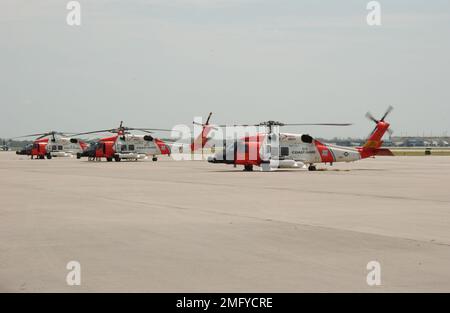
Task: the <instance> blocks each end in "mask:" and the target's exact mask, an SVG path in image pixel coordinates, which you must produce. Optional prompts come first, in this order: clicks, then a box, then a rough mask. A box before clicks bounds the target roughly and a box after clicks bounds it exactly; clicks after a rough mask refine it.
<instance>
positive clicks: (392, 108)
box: [380, 105, 394, 122]
mask: <svg viewBox="0 0 450 313" xmlns="http://www.w3.org/2000/svg"><path fill="white" fill-rule="evenodd" d="M392 110H394V107H393V106H392V105H390V106H389V107H388V108H387V110H386V112H385V113H384V115H383V117H382V118H381V120H380V121H382V122H383V121H384V119H385V118H386V117H387V116H388V115H389V113H391V112H392Z"/></svg>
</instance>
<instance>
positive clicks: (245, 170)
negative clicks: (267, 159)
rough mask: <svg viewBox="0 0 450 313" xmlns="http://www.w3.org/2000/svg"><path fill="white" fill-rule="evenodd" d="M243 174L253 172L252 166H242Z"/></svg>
mask: <svg viewBox="0 0 450 313" xmlns="http://www.w3.org/2000/svg"><path fill="white" fill-rule="evenodd" d="M244 172H253V165H244Z"/></svg>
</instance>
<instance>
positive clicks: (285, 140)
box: [208, 106, 393, 171]
mask: <svg viewBox="0 0 450 313" xmlns="http://www.w3.org/2000/svg"><path fill="white" fill-rule="evenodd" d="M392 110H393V107H392V106H389V107H388V109H387V110H386V112H385V113H384V115H383V116H382V117H381V119H376V118H375V117H373V115H372V114H370V113H369V112H368V113H367V114H366V117H367V118H368V119H370V120H371V121H373V122H374V123H375V129H374V130H373V131H372V133H371V134H370V135H369V138H368V139H367V141H366V143H365V144H364V145H363V146H362V147H356V148H350V147H342V146H337V145H331V144H325V143H322V142H320V141H319V140H317V139H314V138H313V137H312V136H310V135H308V134H292V133H281V132H280V131H279V128H280V127H283V126H309V125H318V126H350V125H352V124H350V123H295V124H286V123H282V122H277V121H272V120H271V121H266V122H261V123H257V124H254V125H231V127H235V126H243V127H248V126H257V127H264V128H265V129H266V132H264V133H263V132H259V133H257V134H256V135H253V136H245V137H243V138H241V139H239V140H234V141H233V142H231V143H228V142H227V141H226V140H224V143H223V150H222V151H220V152H217V153H215V154H214V156H210V157H208V162H209V163H216V164H217V163H222V164H231V165H234V167H236V166H237V165H243V166H244V171H253V167H254V166H259V167H260V168H261V171H272V170H275V169H278V168H300V167H302V168H303V167H306V166H308V170H309V171H315V170H317V168H316V164H319V163H323V164H327V163H328V164H330V165H333V163H335V162H353V161H357V160H361V159H365V158H369V157H375V156H381V155H383V156H393V153H392V152H391V151H390V150H389V149H386V148H382V144H383V141H382V137H383V136H384V134H385V133H386V132H391V131H390V129H389V127H390V124H389V123H388V122H386V121H385V119H386V117H387V116H388V115H389V113H390V112H391V111H392ZM217 127H230V125H218V126H217Z"/></svg>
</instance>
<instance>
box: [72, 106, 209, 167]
mask: <svg viewBox="0 0 450 313" xmlns="http://www.w3.org/2000/svg"><path fill="white" fill-rule="evenodd" d="M211 114H212V113H210V114H209V116H208V118H207V121H206V123H204V124H202V127H203V128H202V131H201V134H200V135H199V136H198V137H197V138H196V139H195V140H193V142H192V143H191V145H190V148H191V151H195V150H196V149H198V148H203V147H204V146H205V144H206V142H207V141H208V139H209V138H208V137H207V136H208V133H209V131H210V130H211V128H210V127H209V120H210V118H211ZM131 131H140V132H143V133H145V134H143V135H136V134H132V133H131ZM154 131H164V132H165V131H167V132H174V130H172V129H161V128H137V127H126V126H124V125H123V121H121V122H120V125H119V127H117V128H112V129H103V130H96V131H90V132H84V133H79V134H76V136H82V135H89V134H97V133H105V132H109V133H112V134H113V135H112V136H108V137H104V138H101V139H99V140H97V141H94V142H91V144H90V145H89V147H88V148H87V149H85V150H84V151H82V152H79V153H78V154H77V158H78V159H81V158H83V157H87V158H88V160H91V161H92V160H101V159H102V158H105V159H106V161H108V162H112V161H113V160H114V161H116V162H120V161H121V160H134V161H137V160H140V159H146V158H148V157H149V156H151V158H152V161H154V162H156V161H157V160H158V155H167V156H170V155H171V153H172V149H174V148H177V150H178V152H182V151H183V149H184V144H180V143H179V142H177V141H178V139H179V138H177V139H161V138H157V137H155V136H153V132H154ZM175 132H176V131H175Z"/></svg>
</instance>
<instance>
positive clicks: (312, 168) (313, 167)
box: [308, 164, 317, 171]
mask: <svg viewBox="0 0 450 313" xmlns="http://www.w3.org/2000/svg"><path fill="white" fill-rule="evenodd" d="M315 170H317V168H316V166H315V165H312V164H311V165H310V166H309V167H308V171H315Z"/></svg>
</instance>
